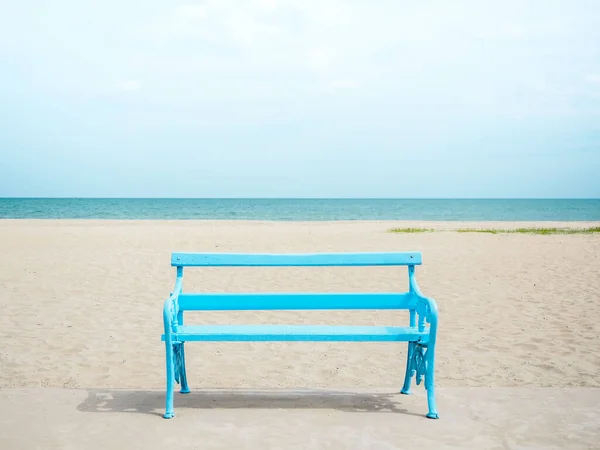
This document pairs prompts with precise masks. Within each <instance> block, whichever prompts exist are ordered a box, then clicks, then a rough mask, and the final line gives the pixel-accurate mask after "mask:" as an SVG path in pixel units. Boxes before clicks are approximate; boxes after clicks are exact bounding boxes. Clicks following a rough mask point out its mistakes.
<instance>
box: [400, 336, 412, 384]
mask: <svg viewBox="0 0 600 450" xmlns="http://www.w3.org/2000/svg"><path fill="white" fill-rule="evenodd" d="M414 347H415V344H414V343H412V342H409V343H408V351H407V354H406V375H405V376H404V386H402V390H401V391H400V393H401V394H405V395H409V394H410V380H411V378H412V375H413V369H412V364H411V358H412V353H413V351H414Z"/></svg>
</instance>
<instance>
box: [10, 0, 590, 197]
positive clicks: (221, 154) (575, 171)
mask: <svg viewBox="0 0 600 450" xmlns="http://www.w3.org/2000/svg"><path fill="white" fill-rule="evenodd" d="M19 196H22V197H355V198H356V197H358V198H365V197H366V198H373V197H385V198H390V197H395V198H432V197H433V198H448V197H454V198H498V197H501V198H512V197H516V198H523V197H525V198H538V197H540V198H574V197H578V198H581V197H584V198H598V197H600V2H599V1H598V0H588V1H582V0H566V1H554V0H503V1H496V0H485V1H484V0H470V1H467V0H454V1H448V0H422V1H418V2H417V1H406V0H394V1H386V0H377V1H365V0H357V1H333V0H332V1H329V0H318V1H313V0H298V1H292V0H290V1H285V0H246V1H244V0H238V1H228V0H218V1H216V0H215V1H199V2H192V1H189V2H186V1H184V2H177V1H174V0H169V1H167V0H165V1H157V0H145V1H139V0H128V1H122V0H120V1H115V0H103V1H102V2H82V1H75V0H68V1H67V0H53V1H52V2H50V1H31V0H20V1H18V2H16V1H15V2H3V4H2V6H0V197H19Z"/></svg>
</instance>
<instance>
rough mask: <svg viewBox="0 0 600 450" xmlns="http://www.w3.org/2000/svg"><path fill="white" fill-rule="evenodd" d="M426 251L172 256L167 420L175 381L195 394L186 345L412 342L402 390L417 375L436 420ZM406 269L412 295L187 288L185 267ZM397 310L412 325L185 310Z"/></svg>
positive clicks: (434, 322)
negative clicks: (247, 319)
mask: <svg viewBox="0 0 600 450" xmlns="http://www.w3.org/2000/svg"><path fill="white" fill-rule="evenodd" d="M421 262H422V261H421V253H420V252H405V253H385V252H384V253H314V254H259V253H247V254H231V253H173V254H172V258H171V264H172V265H173V266H175V267H176V269H177V277H176V280H175V287H174V289H173V292H172V293H171V295H170V296H169V298H167V300H165V303H164V308H163V325H164V334H163V335H162V336H161V340H162V341H164V342H165V350H166V377H167V393H166V411H165V414H164V417H165V418H171V417H173V416H174V409H173V400H174V398H173V388H174V383H175V382H176V383H179V384H180V385H181V393H183V394H185V393H189V387H188V383H187V375H186V370H185V350H184V343H185V342H217V341H229V342H248V341H259V342H299V341H302V342H323V341H334V342H399V341H402V342H408V352H407V361H406V374H405V378H404V384H403V387H402V390H401V392H402V393H403V394H409V393H410V384H411V379H412V378H413V376H414V377H415V381H416V384H417V385H419V384H420V383H421V381H422V379H423V378H424V379H425V389H426V391H427V405H428V409H429V411H428V413H427V417H429V418H434V419H437V418H438V412H437V406H436V401H435V382H434V369H435V346H436V337H437V326H438V311H437V305H436V302H435V300H433V299H432V298H428V297H425V296H424V295H423V293H422V292H421V290H420V289H419V286H418V284H417V281H416V277H415V266H416V265H419V264H421ZM390 265H395V266H403V265H406V266H408V275H409V287H408V292H398V293H395V292H364V293H362V292H360V293H354V292H353V293H332V292H326V293H325V292H316V293H313V292H306V293H302V292H292V293H187V292H186V293H184V292H183V287H182V286H183V268H184V267H186V266H191V267H194V266H195V267H243V266H390ZM306 309H314V310H325V309H354V310H361V309H363V310H364V309H386V310H389V309H397V310H408V311H409V324H408V326H407V327H398V326H345V325H344V326H331V325H271V324H266V325H262V324H261V325H185V324H184V320H183V319H184V317H183V316H184V311H216V310H220V311H235V310H306Z"/></svg>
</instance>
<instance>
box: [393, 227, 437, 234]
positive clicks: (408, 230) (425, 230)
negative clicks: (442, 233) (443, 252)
mask: <svg viewBox="0 0 600 450" xmlns="http://www.w3.org/2000/svg"><path fill="white" fill-rule="evenodd" d="M432 231H434V230H432V229H431V228H392V229H391V230H389V232H390V233H430V232H432Z"/></svg>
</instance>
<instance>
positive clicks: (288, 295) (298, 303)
mask: <svg viewBox="0 0 600 450" xmlns="http://www.w3.org/2000/svg"><path fill="white" fill-rule="evenodd" d="M178 302H179V309H180V310H181V311H247V310H256V311H261V310H263V311H264V310H310V309H409V308H414V307H415V298H414V296H413V295H411V294H408V293H406V292H398V293H393V292H367V293H357V292H345V293H335V292H327V293H320V292H306V293H295V292H278V293H264V292H251V293H220V292H218V293H206V294H201V293H189V294H186V293H183V294H180V295H179V298H178Z"/></svg>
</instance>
